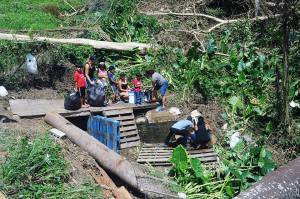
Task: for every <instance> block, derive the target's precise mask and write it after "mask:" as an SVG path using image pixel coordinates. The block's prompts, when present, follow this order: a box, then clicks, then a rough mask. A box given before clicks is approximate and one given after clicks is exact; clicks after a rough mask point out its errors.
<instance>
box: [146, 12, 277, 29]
mask: <svg viewBox="0 0 300 199" xmlns="http://www.w3.org/2000/svg"><path fill="white" fill-rule="evenodd" d="M144 14H146V15H152V16H157V15H175V16H199V17H205V18H208V19H212V20H214V21H216V22H219V23H218V24H216V25H214V26H213V27H211V28H209V29H208V30H202V31H201V32H202V33H210V32H212V31H213V30H215V29H217V28H219V27H221V26H223V25H225V24H230V23H236V22H239V21H242V20H244V18H239V19H229V20H224V19H220V18H217V17H214V16H211V15H206V14H202V13H176V12H146V13H144ZM280 16H282V15H281V14H275V15H272V16H261V17H255V18H251V19H249V20H250V21H264V20H267V19H274V18H278V17H280Z"/></svg>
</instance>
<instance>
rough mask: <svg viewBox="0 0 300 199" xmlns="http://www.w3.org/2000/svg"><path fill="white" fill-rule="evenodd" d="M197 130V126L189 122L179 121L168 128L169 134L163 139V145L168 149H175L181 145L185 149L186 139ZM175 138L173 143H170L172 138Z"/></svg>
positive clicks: (185, 120)
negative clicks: (168, 147)
mask: <svg viewBox="0 0 300 199" xmlns="http://www.w3.org/2000/svg"><path fill="white" fill-rule="evenodd" d="M196 129H197V126H195V125H194V123H193V122H192V121H190V120H187V119H184V120H179V121H178V122H176V123H175V124H173V126H172V127H171V128H170V132H169V134H168V135H167V137H166V139H165V145H166V146H170V147H176V146H178V145H180V144H181V145H182V146H184V147H187V143H188V139H189V136H190V134H191V133H193V132H194V131H195V130H196ZM173 136H174V137H175V141H174V142H170V140H171V138H172V137H173Z"/></svg>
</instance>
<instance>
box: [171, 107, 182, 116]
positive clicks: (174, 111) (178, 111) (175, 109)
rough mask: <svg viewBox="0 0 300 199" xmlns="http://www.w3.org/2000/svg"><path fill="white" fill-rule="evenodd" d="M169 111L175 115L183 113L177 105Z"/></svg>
mask: <svg viewBox="0 0 300 199" xmlns="http://www.w3.org/2000/svg"><path fill="white" fill-rule="evenodd" d="M169 112H170V113H171V114H172V115H175V116H177V115H180V114H181V111H180V110H179V108H177V107H171V108H170V109H169Z"/></svg>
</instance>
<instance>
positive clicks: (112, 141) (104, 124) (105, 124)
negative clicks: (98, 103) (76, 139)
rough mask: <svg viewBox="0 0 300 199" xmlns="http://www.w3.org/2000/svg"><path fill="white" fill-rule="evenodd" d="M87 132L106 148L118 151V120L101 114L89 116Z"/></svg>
mask: <svg viewBox="0 0 300 199" xmlns="http://www.w3.org/2000/svg"><path fill="white" fill-rule="evenodd" d="M87 130H88V133H89V134H90V135H91V136H93V137H94V138H96V139H97V140H98V141H100V142H101V143H102V144H104V145H105V146H107V147H108V148H110V149H112V150H114V151H116V152H119V151H120V122H119V121H115V120H113V119H110V118H106V117H102V116H99V115H97V116H90V118H89V119H88V123H87Z"/></svg>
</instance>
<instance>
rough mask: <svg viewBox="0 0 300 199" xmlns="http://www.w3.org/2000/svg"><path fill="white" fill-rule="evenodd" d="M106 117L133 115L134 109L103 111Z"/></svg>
mask: <svg viewBox="0 0 300 199" xmlns="http://www.w3.org/2000/svg"><path fill="white" fill-rule="evenodd" d="M103 114H104V115H105V116H111V115H122V114H133V110H132V108H124V109H117V110H107V111H103Z"/></svg>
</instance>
